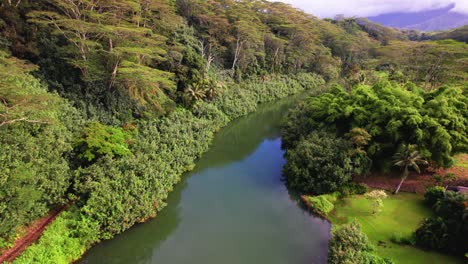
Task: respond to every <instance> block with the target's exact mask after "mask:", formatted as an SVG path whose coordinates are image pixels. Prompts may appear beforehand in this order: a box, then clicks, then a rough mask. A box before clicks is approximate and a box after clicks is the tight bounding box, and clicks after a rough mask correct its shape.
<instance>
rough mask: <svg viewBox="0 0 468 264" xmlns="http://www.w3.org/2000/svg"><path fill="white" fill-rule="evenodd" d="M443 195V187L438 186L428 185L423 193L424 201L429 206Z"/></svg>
mask: <svg viewBox="0 0 468 264" xmlns="http://www.w3.org/2000/svg"><path fill="white" fill-rule="evenodd" d="M444 196H445V188H444V187H440V186H434V187H430V188H428V189H427V190H426V193H424V201H425V202H426V204H427V205H429V206H430V207H432V206H434V205H435V204H436V203H437V201H438V200H439V199H442V198H443V197H444Z"/></svg>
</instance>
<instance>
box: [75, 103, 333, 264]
mask: <svg viewBox="0 0 468 264" xmlns="http://www.w3.org/2000/svg"><path fill="white" fill-rule="evenodd" d="M297 100H298V98H297V97H296V98H287V99H283V100H280V101H278V102H275V103H270V104H267V105H264V106H261V107H259V109H258V111H257V112H255V113H253V114H251V115H248V116H245V117H243V118H240V119H238V120H236V121H234V122H232V123H230V124H229V125H228V126H227V127H225V128H223V129H222V130H221V131H220V132H219V133H218V134H217V136H216V137H215V140H214V141H213V144H212V147H211V149H210V151H209V152H207V153H206V154H204V155H203V157H202V158H201V159H200V160H199V161H197V166H196V168H195V170H194V171H192V172H190V173H187V174H186V175H185V176H184V177H183V179H182V181H181V182H180V183H179V184H178V185H177V186H176V187H175V190H174V191H173V192H172V193H171V194H170V196H169V199H168V201H167V203H168V206H167V207H166V208H165V209H163V211H162V212H161V213H160V214H159V215H158V216H157V217H156V218H155V219H153V220H151V221H149V222H147V223H145V224H141V225H137V226H135V227H133V228H131V229H130V230H128V231H126V232H124V233H123V234H121V235H119V236H117V237H115V238H114V239H112V240H109V241H104V242H103V243H100V244H98V245H97V246H95V247H93V248H92V249H91V250H90V251H89V252H88V253H87V254H86V255H85V256H84V257H83V259H82V260H81V261H80V262H79V263H82V264H85V263H86V264H88V263H89V264H106V263H112V264H114V263H116V264H118V263H125V264H127V263H128V264H130V263H131V264H134V263H157V264H310V263H326V258H327V247H328V239H329V237H330V225H329V223H328V222H327V221H324V220H322V219H320V218H317V217H314V216H313V215H311V214H310V213H308V212H307V211H306V210H304V209H303V208H302V207H301V204H300V203H299V202H298V199H297V198H296V197H294V196H293V195H291V194H290V193H288V190H287V189H286V187H285V186H284V183H283V182H282V181H281V168H282V166H283V164H284V159H283V151H282V150H281V138H280V133H279V125H280V121H281V119H282V117H284V115H285V113H286V112H287V110H288V109H289V108H290V107H292V105H294V104H295V103H297Z"/></svg>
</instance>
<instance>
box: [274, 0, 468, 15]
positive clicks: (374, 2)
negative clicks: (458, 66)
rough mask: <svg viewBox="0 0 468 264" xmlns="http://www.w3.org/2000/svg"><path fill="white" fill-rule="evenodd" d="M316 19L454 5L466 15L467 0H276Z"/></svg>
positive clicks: (420, 9) (454, 9)
mask: <svg viewBox="0 0 468 264" xmlns="http://www.w3.org/2000/svg"><path fill="white" fill-rule="evenodd" d="M278 1H281V2H286V3H289V4H292V5H293V6H295V7H298V8H300V9H302V10H304V11H306V12H307V13H311V14H313V15H315V16H318V17H322V18H323V17H334V16H335V15H336V14H343V15H345V16H366V17H367V16H375V15H380V14H385V13H391V12H417V11H423V10H430V9H436V8H441V7H446V6H448V5H450V4H452V3H453V4H455V7H454V8H453V9H452V11H455V12H460V13H464V14H468V0H278Z"/></svg>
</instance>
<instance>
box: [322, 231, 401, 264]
mask: <svg viewBox="0 0 468 264" xmlns="http://www.w3.org/2000/svg"><path fill="white" fill-rule="evenodd" d="M372 251H373V246H372V244H371V243H370V242H369V239H368V238H367V236H366V235H365V234H363V233H362V231H361V226H360V225H359V224H358V223H356V222H353V223H350V224H349V225H345V226H343V227H341V228H340V229H338V230H336V231H335V232H333V236H332V238H331V240H330V243H329V249H328V263H330V264H343V263H350V264H362V263H373V264H377V263H392V262H391V261H390V260H388V259H383V258H381V257H378V256H376V255H375V254H373V253H372Z"/></svg>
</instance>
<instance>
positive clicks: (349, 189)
mask: <svg viewBox="0 0 468 264" xmlns="http://www.w3.org/2000/svg"><path fill="white" fill-rule="evenodd" d="M368 191H369V187H368V186H367V185H365V184H362V183H355V182H351V183H349V184H346V185H345V186H343V187H342V188H341V189H340V194H341V195H342V196H343V197H346V196H350V195H353V194H359V195H360V194H365V193H366V192H368Z"/></svg>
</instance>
